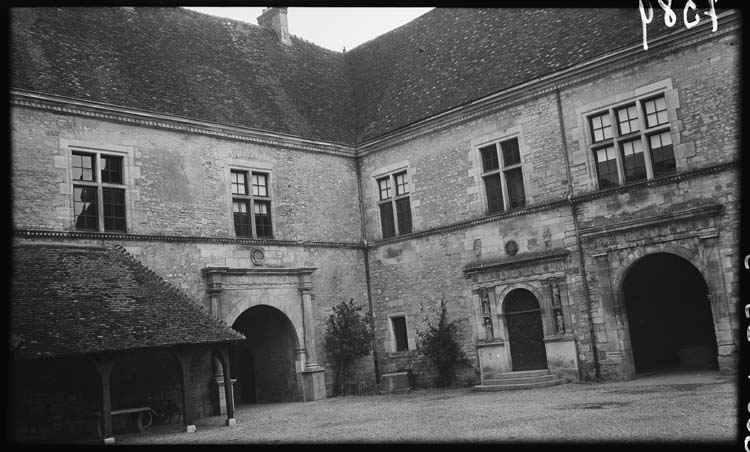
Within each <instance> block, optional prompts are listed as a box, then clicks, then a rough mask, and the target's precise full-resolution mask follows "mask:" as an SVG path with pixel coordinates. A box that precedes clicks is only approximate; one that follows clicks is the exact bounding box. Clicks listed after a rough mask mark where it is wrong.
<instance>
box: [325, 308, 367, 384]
mask: <svg viewBox="0 0 750 452" xmlns="http://www.w3.org/2000/svg"><path fill="white" fill-rule="evenodd" d="M363 311H364V307H363V306H358V305H355V304H354V300H353V299H351V300H349V302H348V303H347V302H345V301H342V302H341V303H339V304H337V305H336V306H334V307H333V314H331V315H329V316H328V321H327V322H326V333H325V346H326V352H327V353H328V357H329V359H330V360H331V362H332V364H333V365H334V367H335V369H336V384H335V385H334V392H335V394H336V395H338V394H343V392H344V384H345V383H346V381H347V379H348V377H349V371H350V368H351V366H352V364H354V363H355V362H356V361H357V360H358V359H359V358H361V357H363V356H366V355H368V354H369V353H370V350H371V349H372V341H373V331H372V328H371V323H370V316H369V314H368V313H365V312H363Z"/></svg>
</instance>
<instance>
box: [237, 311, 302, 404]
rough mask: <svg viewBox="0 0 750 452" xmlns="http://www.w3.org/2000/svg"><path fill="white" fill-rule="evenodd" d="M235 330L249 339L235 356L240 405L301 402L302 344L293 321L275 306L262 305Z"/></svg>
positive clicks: (244, 315)
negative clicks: (298, 358) (298, 362)
mask: <svg viewBox="0 0 750 452" xmlns="http://www.w3.org/2000/svg"><path fill="white" fill-rule="evenodd" d="M232 327H233V328H234V329H235V330H237V331H239V332H241V333H242V334H244V335H245V338H246V339H245V340H244V341H242V342H240V343H239V344H238V345H237V346H236V347H235V349H234V352H233V353H232V366H231V368H232V378H234V379H236V380H237V381H236V383H235V401H236V403H238V404H243V403H275V402H296V401H298V400H300V381H299V375H298V373H297V366H296V356H297V355H296V350H297V349H298V348H299V343H298V339H297V335H296V333H295V331H294V327H293V325H292V322H291V321H290V320H289V318H288V317H287V316H286V315H285V314H284V313H283V312H281V311H280V310H278V309H276V308H274V307H271V306H267V305H258V306H253V307H252V308H250V309H248V310H246V311H245V312H243V313H242V314H241V315H240V316H239V317H238V318H237V320H236V321H235V322H234V324H233V325H232Z"/></svg>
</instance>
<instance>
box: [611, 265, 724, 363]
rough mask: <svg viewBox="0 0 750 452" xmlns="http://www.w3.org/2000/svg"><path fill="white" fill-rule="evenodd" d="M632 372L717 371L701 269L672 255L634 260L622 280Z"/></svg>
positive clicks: (714, 338)
mask: <svg viewBox="0 0 750 452" xmlns="http://www.w3.org/2000/svg"><path fill="white" fill-rule="evenodd" d="M622 291H623V297H624V302H625V310H626V313H627V319H628V330H629V332H630V344H631V350H632V352H633V361H634V365H635V371H636V373H639V372H648V371H656V370H666V369H679V368H691V369H718V363H717V350H716V334H715V331H714V324H713V316H712V313H711V305H710V302H709V300H708V297H707V295H708V287H707V285H706V282H705V280H704V279H703V276H702V275H701V273H700V272H699V271H698V270H697V269H696V268H695V267H694V266H693V265H692V264H691V263H690V262H688V261H687V260H685V259H683V258H682V257H679V256H677V255H674V254H669V253H656V254H651V255H648V256H644V257H643V258H641V259H639V260H638V261H636V262H635V263H634V264H633V265H632V266H631V268H630V269H629V270H628V273H627V275H626V276H625V279H624V281H623V283H622Z"/></svg>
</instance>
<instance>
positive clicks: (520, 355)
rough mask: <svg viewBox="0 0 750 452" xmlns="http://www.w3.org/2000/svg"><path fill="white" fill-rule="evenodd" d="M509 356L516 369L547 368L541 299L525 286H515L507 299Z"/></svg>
mask: <svg viewBox="0 0 750 452" xmlns="http://www.w3.org/2000/svg"><path fill="white" fill-rule="evenodd" d="M505 315H506V320H507V324H508V342H509V346H510V358H511V364H512V366H513V370H514V371H519V370H536V369H546V368H547V350H546V348H545V346H544V330H543V328H542V314H541V310H540V309H539V302H538V301H537V300H536V297H534V295H533V294H532V293H531V292H529V291H527V290H524V289H516V290H514V291H513V292H511V293H510V294H509V295H508V300H506V302H505Z"/></svg>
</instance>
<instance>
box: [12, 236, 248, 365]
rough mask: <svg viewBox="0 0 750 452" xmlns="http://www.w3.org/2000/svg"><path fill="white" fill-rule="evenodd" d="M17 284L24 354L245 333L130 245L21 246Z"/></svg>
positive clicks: (16, 327)
mask: <svg viewBox="0 0 750 452" xmlns="http://www.w3.org/2000/svg"><path fill="white" fill-rule="evenodd" d="M11 286H12V289H11V323H10V329H11V332H12V333H13V334H14V335H15V336H17V337H20V339H21V341H22V342H21V345H20V347H19V348H18V349H17V350H16V351H15V352H14V354H13V355H14V357H16V358H20V359H29V358H40V357H53V356H66V355H73V354H86V353H95V352H110V351H116V350H127V349H134V348H145V347H159V346H168V345H177V344H198V343H216V342H224V341H232V340H239V339H242V338H243V336H242V335H241V334H239V333H238V332H236V331H235V330H233V329H232V328H230V327H229V326H227V325H226V324H225V323H223V322H221V321H219V320H216V319H214V318H213V317H211V316H210V315H209V314H208V313H207V312H205V310H203V309H202V308H201V307H199V306H198V305H197V304H196V303H195V302H193V301H191V300H190V299H188V297H187V296H186V295H184V294H183V293H182V292H180V291H179V290H178V289H176V288H174V287H172V286H170V285H169V284H168V283H167V282H166V281H164V280H163V279H161V278H160V277H158V276H157V275H156V274H154V273H153V272H151V271H150V270H149V269H148V268H146V267H145V266H143V265H142V264H141V263H140V262H138V261H137V260H135V259H134V258H133V257H132V256H130V255H129V254H127V253H126V252H125V251H124V250H123V249H115V248H95V247H84V246H72V245H41V244H24V245H16V246H15V247H13V278H12V282H11Z"/></svg>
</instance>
